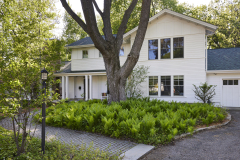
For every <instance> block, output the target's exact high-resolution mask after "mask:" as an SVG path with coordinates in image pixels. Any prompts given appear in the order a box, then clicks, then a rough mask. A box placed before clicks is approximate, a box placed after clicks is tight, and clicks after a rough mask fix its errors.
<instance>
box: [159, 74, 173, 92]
mask: <svg viewBox="0 0 240 160" xmlns="http://www.w3.org/2000/svg"><path fill="white" fill-rule="evenodd" d="M161 96H171V76H161Z"/></svg>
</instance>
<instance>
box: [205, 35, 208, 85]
mask: <svg viewBox="0 0 240 160" xmlns="http://www.w3.org/2000/svg"><path fill="white" fill-rule="evenodd" d="M205 37H206V39H205V71H206V80H205V81H206V82H207V70H208V65H207V64H208V52H207V34H206V36H205Z"/></svg>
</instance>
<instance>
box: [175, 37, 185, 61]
mask: <svg viewBox="0 0 240 160" xmlns="http://www.w3.org/2000/svg"><path fill="white" fill-rule="evenodd" d="M180 39H182V40H181V41H180ZM179 49H181V50H182V55H181V56H179V57H176V55H175V54H176V53H175V52H176V50H179ZM173 58H184V37H176V38H173Z"/></svg>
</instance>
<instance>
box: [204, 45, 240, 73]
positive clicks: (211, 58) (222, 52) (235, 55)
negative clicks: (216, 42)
mask: <svg viewBox="0 0 240 160" xmlns="http://www.w3.org/2000/svg"><path fill="white" fill-rule="evenodd" d="M208 70H240V48H220V49H208Z"/></svg>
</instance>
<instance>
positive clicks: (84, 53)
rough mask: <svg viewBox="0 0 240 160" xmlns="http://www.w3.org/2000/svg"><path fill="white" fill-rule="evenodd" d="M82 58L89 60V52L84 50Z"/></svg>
mask: <svg viewBox="0 0 240 160" xmlns="http://www.w3.org/2000/svg"><path fill="white" fill-rule="evenodd" d="M82 58H88V51H87V50H83V54H82Z"/></svg>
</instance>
